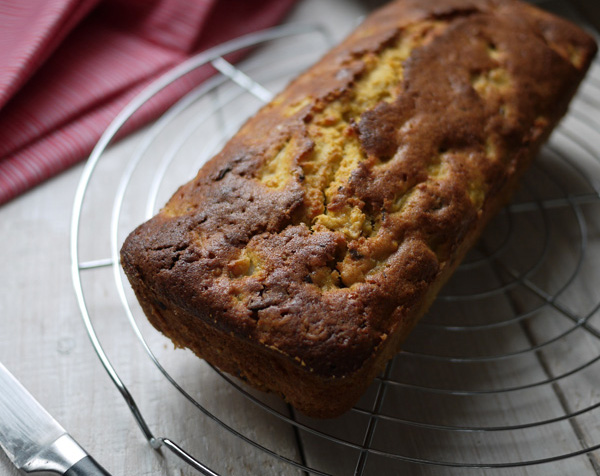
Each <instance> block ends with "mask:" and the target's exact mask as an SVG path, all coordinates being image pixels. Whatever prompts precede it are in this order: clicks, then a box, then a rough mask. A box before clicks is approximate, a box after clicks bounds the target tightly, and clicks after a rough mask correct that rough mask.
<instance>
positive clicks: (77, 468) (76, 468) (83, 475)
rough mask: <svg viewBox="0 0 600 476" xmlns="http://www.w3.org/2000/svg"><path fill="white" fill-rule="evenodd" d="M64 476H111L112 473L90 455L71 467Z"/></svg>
mask: <svg viewBox="0 0 600 476" xmlns="http://www.w3.org/2000/svg"><path fill="white" fill-rule="evenodd" d="M64 476H110V473H109V472H108V471H106V470H105V469H104V468H103V467H102V466H100V465H99V464H98V463H97V462H96V460H95V459H94V458H92V457H91V456H89V455H88V456H85V457H84V458H83V459H80V460H79V461H78V462H77V463H75V464H74V465H73V466H71V467H70V468H69V469H68V470H67V472H66V473H65V474H64Z"/></svg>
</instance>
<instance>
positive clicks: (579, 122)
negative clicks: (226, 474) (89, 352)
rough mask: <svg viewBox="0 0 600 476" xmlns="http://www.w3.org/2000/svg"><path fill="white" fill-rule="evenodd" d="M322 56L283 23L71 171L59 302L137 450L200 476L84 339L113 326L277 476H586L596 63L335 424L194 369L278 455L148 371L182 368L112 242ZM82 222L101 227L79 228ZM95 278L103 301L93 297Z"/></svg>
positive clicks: (591, 381)
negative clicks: (145, 444)
mask: <svg viewBox="0 0 600 476" xmlns="http://www.w3.org/2000/svg"><path fill="white" fill-rule="evenodd" d="M329 44H330V40H329V39H328V37H327V34H326V32H324V31H323V30H322V29H320V28H318V27H314V26H285V27H280V28H275V29H272V30H269V31H266V32H262V33H259V34H254V35H249V36H247V37H244V38H241V39H238V40H235V41H233V42H230V43H227V44H224V45H221V46H219V47H217V48H215V49H213V50H210V51H208V52H205V53H203V54H201V55H199V56H198V57H195V58H193V59H191V60H190V61H188V62H187V63H184V64H182V65H181V66H179V67H177V68H175V69H174V70H172V71H170V72H169V73H167V74H166V75H165V76H164V77H162V78H161V79H159V80H158V81H157V82H156V83H154V84H153V85H151V86H150V87H149V88H148V89H147V90H145V91H144V92H143V93H142V94H141V95H140V96H139V97H137V98H136V99H135V100H134V101H133V102H132V103H131V104H130V105H129V106H128V107H127V108H126V109H125V110H123V111H122V113H121V114H120V115H119V117H118V118H117V119H115V121H114V122H113V123H112V124H111V126H110V127H109V128H108V129H107V131H106V133H105V134H104V135H103V136H102V138H101V140H100V142H99V143H98V145H97V147H96V148H95V149H94V151H93V153H92V155H91V157H90V159H89V161H88V163H87V165H86V167H85V169H84V173H83V176H82V178H81V182H80V185H79V188H78V191H77V196H76V199H75V204H74V209H73V222H72V242H71V243H72V245H71V246H72V248H71V253H72V275H73V282H74V286H75V292H76V295H77V299H78V301H79V305H80V308H81V313H82V316H83V319H84V322H85V325H86V328H87V330H88V333H89V335H90V338H91V341H92V343H93V346H94V348H95V349H96V352H97V353H98V356H99V357H100V359H101V362H102V364H103V365H104V367H105V368H106V370H107V371H108V373H109V375H110V377H111V378H112V380H113V381H114V383H115V385H116V386H117V388H118V389H119V391H120V392H121V394H122V395H123V397H124V399H125V401H126V402H127V404H128V405H129V408H130V409H131V411H132V413H133V415H134V417H135V419H136V421H137V422H138V424H139V426H140V429H141V430H142V433H143V435H144V437H145V438H146V439H147V440H148V441H149V442H150V444H151V446H152V447H153V448H160V447H165V448H168V449H169V450H171V451H172V452H173V453H175V454H176V455H177V456H179V457H180V458H182V459H183V460H184V461H186V462H187V463H188V464H189V465H190V466H191V467H192V468H195V469H197V470H198V471H200V472H201V473H202V474H209V475H212V474H216V473H215V472H214V471H213V470H212V469H210V468H209V467H208V466H207V465H205V464H204V463H203V462H202V461H203V460H204V456H203V455H191V454H189V453H188V452H187V451H186V450H185V449H183V448H182V446H181V445H179V444H177V443H176V442H175V441H176V440H185V434H184V430H182V434H179V435H172V438H173V439H172V438H171V437H170V436H169V437H164V436H155V432H160V431H161V428H150V425H148V424H147V422H146V419H145V417H144V415H143V410H141V409H140V408H138V406H137V405H136V403H135V401H134V398H133V396H132V394H131V393H130V392H129V390H128V387H127V385H126V384H125V383H124V381H123V380H122V379H121V377H120V376H119V374H118V372H117V365H114V364H113V363H112V362H111V360H110V358H109V355H108V353H107V352H106V351H105V347H106V346H107V345H109V342H108V341H109V338H107V337H104V338H101V337H99V335H100V334H102V335H105V336H107V335H110V333H111V332H127V330H124V329H125V328H124V326H123V324H124V322H126V326H128V329H129V330H132V331H133V332H132V334H131V336H132V342H137V343H139V344H140V345H141V346H142V347H143V349H144V352H145V354H147V356H148V360H147V362H148V364H149V365H150V366H155V367H156V368H157V369H158V370H159V371H160V373H161V374H162V377H163V378H164V380H165V381H166V382H168V383H169V385H172V386H173V388H174V389H176V390H177V392H179V394H180V395H181V396H182V397H183V398H184V399H186V400H187V401H188V402H190V403H191V404H192V405H193V406H194V407H195V408H196V409H197V411H198V412H199V414H200V415H202V416H203V417H204V418H207V419H209V420H211V421H212V422H215V423H216V424H217V425H219V426H220V427H221V428H222V429H223V430H224V431H226V432H230V433H231V434H233V435H235V437H236V438H239V440H240V441H242V442H243V444H245V445H248V446H249V447H250V448H251V450H252V451H256V452H261V453H264V455H265V456H266V457H268V458H272V459H274V460H277V461H279V462H283V463H284V464H285V465H286V467H289V468H290V472H294V471H297V472H300V473H302V472H304V473H305V474H306V473H309V474H352V473H353V474H356V475H363V474H400V473H402V474H405V473H406V474H469V473H468V471H470V470H475V471H483V470H485V474H496V471H498V473H497V474H508V473H506V471H505V472H502V470H503V469H504V470H506V469H507V468H509V469H510V470H511V471H512V470H514V469H515V468H517V467H518V468H521V469H522V470H523V471H526V468H528V467H532V466H536V467H539V466H543V465H546V467H548V468H552V469H553V470H554V471H558V472H557V473H556V474H600V470H599V468H600V463H599V462H598V460H597V458H598V454H599V453H598V451H597V450H599V449H600V390H598V389H600V385H598V384H599V383H600V372H599V371H598V370H599V365H600V362H599V361H600V294H598V292H597V290H596V289H594V286H593V284H592V283H595V282H597V281H595V280H594V278H597V277H598V269H599V264H600V65H599V64H598V63H596V64H594V65H593V66H592V69H591V71H590V74H589V76H588V78H587V80H586V81H585V83H584V85H583V86H582V88H581V90H580V92H579V93H578V96H577V97H576V99H575V100H574V103H573V106H572V109H571V111H570V113H569V115H568V117H567V118H566V119H565V120H564V121H563V122H562V123H561V125H560V126H559V127H558V129H557V131H556V132H555V134H554V135H553V136H552V138H551V140H550V142H549V144H548V146H546V147H545V148H544V150H543V151H542V153H541V154H540V157H539V158H538V160H537V162H536V164H535V166H534V167H533V169H532V170H531V171H530V172H529V173H528V174H527V176H526V177H525V179H524V182H523V186H522V187H521V189H520V190H519V192H518V193H517V196H516V197H515V198H514V200H513V202H512V204H511V205H509V206H508V207H507V208H505V210H504V211H503V212H502V213H500V215H499V216H498V217H497V218H496V219H495V220H494V221H493V222H492V223H491V225H490V226H489V228H488V230H487V231H486V233H485V235H484V236H483V238H482V239H481V240H480V242H479V244H478V245H477V246H476V247H475V249H474V250H472V252H471V253H470V254H469V255H468V257H467V258H466V260H465V261H464V263H463V264H462V265H461V267H460V268H459V269H458V271H457V272H456V274H455V276H454V277H453V278H452V280H451V281H450V282H449V283H448V284H447V286H446V287H445V288H444V289H443V291H442V293H441V295H440V296H439V297H438V299H437V301H436V302H435V304H434V305H433V307H432V309H431V310H430V312H429V313H428V315H427V316H426V317H425V318H424V319H423V320H422V322H421V323H420V324H419V326H418V327H417V329H416V330H415V331H414V332H413V334H412V335H411V337H410V338H409V340H408V341H407V343H406V345H405V350H404V352H403V353H401V354H400V355H398V356H397V357H396V358H395V359H394V360H393V361H392V362H391V363H390V364H389V365H388V367H387V368H386V370H385V372H384V373H383V374H382V375H381V376H380V377H379V378H377V379H376V381H375V382H374V383H373V385H372V386H371V388H370V389H369V391H368V392H367V394H366V395H365V396H364V397H363V399H362V400H361V401H360V402H359V404H358V405H357V406H356V408H354V409H353V410H351V411H350V412H348V413H347V414H346V415H344V416H342V417H340V418H338V419H335V420H329V421H317V420H312V419H309V418H306V417H304V416H302V415H300V414H297V413H296V412H295V411H294V410H293V409H291V408H288V407H287V406H285V405H283V404H282V403H281V402H279V401H278V400H273V399H272V398H270V397H269V396H264V395H262V394H260V393H257V392H255V391H253V390H251V389H249V388H247V387H246V386H245V385H244V384H243V383H241V382H239V381H237V380H236V379H234V378H232V377H230V376H227V375H223V374H220V373H219V372H218V370H216V369H208V370H209V371H210V372H211V375H212V377H211V380H210V382H208V381H207V383H206V385H211V382H214V378H216V379H219V380H220V381H221V383H223V382H225V384H226V385H227V386H228V387H229V388H230V389H234V391H235V392H236V393H237V394H238V395H239V396H241V397H242V400H243V401H244V402H245V404H246V405H248V406H249V407H251V408H252V409H253V410H254V411H256V412H258V413H259V415H263V416H264V419H266V420H269V421H272V420H273V419H275V420H276V421H277V422H278V428H283V430H281V431H289V430H290V429H291V431H292V433H293V435H294V437H293V445H294V446H295V448H294V449H293V450H291V451H287V450H286V451H284V450H281V448H280V447H279V446H277V445H275V444H273V441H272V439H266V438H263V437H262V436H261V434H259V433H257V432H254V431H247V429H246V427H243V428H242V427H240V426H238V425H239V416H238V418H237V419H232V418H230V416H229V415H227V414H224V413H223V412H220V410H219V407H218V406H215V405H214V404H213V403H214V402H211V401H206V400H205V399H203V394H202V393H201V392H198V391H195V390H189V389H188V384H187V381H186V382H183V383H182V382H181V381H180V378H181V377H180V374H179V373H177V372H174V370H173V369H175V368H177V367H176V366H175V365H173V364H172V363H171V362H167V363H165V361H163V359H167V360H168V357H165V355H170V354H177V355H178V356H179V357H178V359H183V360H185V361H188V360H194V361H197V360H198V359H196V358H195V357H194V356H192V355H191V354H189V353H186V351H183V350H177V351H175V350H173V349H168V350H167V352H165V351H163V347H164V338H163V337H162V336H160V335H158V333H156V332H155V331H153V329H151V328H149V327H148V325H147V323H146V321H145V318H144V317H143V315H142V313H141V310H140V309H139V307H138V305H137V303H136V302H135V298H134V297H133V295H132V293H131V291H130V290H129V288H128V285H127V284H126V281H125V280H124V277H123V275H122V273H121V271H120V267H119V265H118V250H119V247H120V243H121V242H122V241H123V239H124V237H125V236H126V235H127V234H128V233H129V232H130V231H131V230H132V229H133V228H134V227H135V226H136V225H137V224H139V223H141V222H142V221H144V220H145V219H147V218H149V217H150V216H151V215H152V214H154V213H155V212H156V210H157V208H158V207H159V206H160V204H162V203H164V202H165V201H166V200H167V199H168V197H169V196H170V195H171V194H172V193H173V192H174V190H175V189H176V187H177V186H178V185H180V184H181V183H184V182H185V181H187V180H188V179H189V178H191V177H192V176H193V175H194V174H195V172H196V171H197V169H198V168H199V167H200V166H201V165H202V163H204V162H205V161H206V160H208V159H209V158H210V157H211V156H212V155H214V153H215V152H216V151H218V149H219V148H220V147H221V146H222V145H223V144H224V142H225V141H226V140H227V138H228V137H230V136H231V135H232V134H233V133H234V131H235V130H237V128H238V127H239V126H240V125H241V124H242V123H243V122H244V120H245V119H246V118H247V117H249V116H250V115H251V114H253V113H254V112H255V111H256V109H257V108H258V107H260V106H261V105H262V104H263V103H264V102H266V101H268V100H269V98H270V97H271V92H270V91H276V90H278V89H280V88H281V87H282V86H283V85H284V84H285V83H286V82H287V81H289V80H290V79H291V78H292V77H294V76H295V75H296V74H297V73H298V72H299V71H300V70H302V69H304V68H306V67H307V66H308V65H309V64H310V63H312V62H313V61H314V60H315V59H317V57H318V56H320V54H321V53H322V52H323V51H324V50H325V49H327V48H328V46H329ZM249 48H252V49H253V51H254V53H255V54H253V55H252V56H250V57H249V59H247V60H245V61H243V62H241V63H240V65H239V66H236V67H234V66H232V65H231V64H230V63H229V62H227V61H226V60H225V59H224V57H226V56H227V54H229V53H231V52H235V51H240V50H247V49H249ZM201 67H204V68H207V67H210V68H213V69H214V72H215V73H216V74H215V75H214V76H213V77H212V78H211V79H210V80H208V81H206V82H204V83H203V84H202V85H201V86H200V87H198V88H196V89H193V90H192V91H191V92H190V93H189V94H187V95H186V96H185V97H184V98H183V99H182V100H181V101H179V102H178V103H177V104H175V105H174V106H173V107H172V108H171V109H170V110H169V111H167V112H166V113H165V114H164V115H163V116H162V117H161V118H160V119H158V120H157V121H156V122H155V123H154V124H153V125H151V126H150V127H148V128H146V129H145V130H144V131H143V133H141V134H138V135H137V136H136V139H135V140H133V139H132V140H129V141H126V142H127V144H125V145H119V147H129V148H130V149H131V150H130V154H129V156H130V158H131V160H130V161H129V162H127V163H122V162H121V161H114V160H112V156H111V153H110V148H109V145H111V144H113V142H114V140H115V137H116V136H118V134H119V131H120V130H121V129H122V128H123V126H124V125H125V124H126V123H127V121H129V119H130V118H131V116H132V115H133V114H134V113H135V112H136V111H137V110H138V109H140V108H141V107H143V105H144V104H145V103H146V102H147V101H151V100H152V98H153V97H154V96H155V95H157V94H159V93H160V91H161V90H163V89H164V88H166V87H170V86H172V85H173V83H177V82H178V81H180V78H183V77H185V76H186V75H189V74H190V73H193V72H194V71H195V70H197V69H198V68H201ZM109 199H110V203H108V202H107V200H109ZM90 216H94V217H95V219H96V220H98V217H100V218H101V219H102V220H104V221H105V223H106V228H105V229H103V230H98V229H89V228H88V227H86V220H87V219H88V218H89V217H90ZM103 270H108V271H109V273H106V272H103ZM99 280H102V282H103V283H105V286H107V287H111V288H112V289H113V293H114V294H111V295H110V296H113V297H107V294H108V291H103V292H101V293H98V292H97V288H98V283H99ZM111 299H112V303H109V304H108V309H110V310H111V313H110V315H105V314H106V309H107V301H110V300H111ZM100 302H102V304H101V305H100V304H99V303H100ZM103 344H104V345H103ZM132 345H134V344H133V343H132ZM177 362H180V360H177ZM120 365H121V366H126V364H124V363H122V362H121V363H120ZM204 365H206V364H204ZM184 366H185V365H184ZM175 374H177V375H175ZM203 375H205V374H203ZM164 405H166V406H168V405H169V402H168V401H167V402H164ZM199 418H200V417H199ZM242 418H243V413H242ZM474 449H475V450H474ZM549 463H552V465H549ZM473 474H481V473H480V472H477V473H475V472H474V473H473ZM510 474H514V473H512V472H511V473H510ZM519 474H521V473H519ZM523 474H528V473H526V472H525V473H523ZM536 474H538V473H536ZM553 474H554V473H553Z"/></svg>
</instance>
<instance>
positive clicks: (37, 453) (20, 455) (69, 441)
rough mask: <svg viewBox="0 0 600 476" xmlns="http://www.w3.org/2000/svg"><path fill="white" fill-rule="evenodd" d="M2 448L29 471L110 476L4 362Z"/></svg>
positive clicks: (1, 371)
mask: <svg viewBox="0 0 600 476" xmlns="http://www.w3.org/2000/svg"><path fill="white" fill-rule="evenodd" d="M0 448H2V449H3V450H4V452H5V453H6V454H7V455H8V458H9V459H10V460H11V462H12V463H13V464H14V465H15V466H16V467H17V468H18V469H20V470H22V471H24V472H25V473H33V472H37V471H49V472H52V473H57V474H62V475H65V476H110V474H109V473H108V472H107V471H106V470H105V469H104V468H102V466H100V465H99V464H98V463H97V462H96V461H95V460H94V459H93V458H92V457H91V456H90V455H88V454H87V453H86V451H85V450H84V449H83V448H82V447H81V446H79V444H78V443H77V442H76V441H75V440H74V439H73V438H72V437H71V435H69V433H67V431H66V430H65V429H64V428H63V427H62V426H60V424H59V423H58V422H57V421H56V420H55V419H54V418H52V416H50V414H49V413H48V412H47V411H46V410H44V408H43V407H42V406H41V405H40V404H39V403H38V402H37V401H36V400H35V398H33V397H32V396H31V394H30V393H29V392H28V391H27V390H26V389H25V387H23V386H22V385H21V384H20V383H19V382H18V381H17V379H15V378H14V377H13V376H12V374H11V373H10V372H9V371H8V370H7V369H6V367H4V365H2V363H0Z"/></svg>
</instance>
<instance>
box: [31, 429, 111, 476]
mask: <svg viewBox="0 0 600 476" xmlns="http://www.w3.org/2000/svg"><path fill="white" fill-rule="evenodd" d="M21 469H22V470H23V471H24V472H25V473H36V472H39V471H49V472H51V473H57V474H63V475H69V476H83V475H87V476H96V475H99V476H110V475H109V473H108V472H106V470H104V469H103V468H102V467H101V466H100V465H99V464H98V463H96V461H95V460H94V459H93V458H92V457H91V456H89V455H88V454H87V453H86V451H85V450H84V449H83V448H82V447H81V446H80V445H79V443H77V442H76V441H75V440H74V439H73V438H72V437H71V435H69V434H68V433H65V434H64V435H62V436H61V437H60V438H58V439H57V440H56V441H54V443H52V444H51V445H50V446H48V447H47V448H45V449H44V450H42V451H40V452H39V453H38V454H37V455H36V456H35V457H34V458H32V459H31V460H30V461H29V462H28V463H27V464H25V465H24V466H23V467H22V468H21Z"/></svg>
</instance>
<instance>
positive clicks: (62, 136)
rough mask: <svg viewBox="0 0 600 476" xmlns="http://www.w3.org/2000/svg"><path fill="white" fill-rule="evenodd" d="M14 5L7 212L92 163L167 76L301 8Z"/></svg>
mask: <svg viewBox="0 0 600 476" xmlns="http://www.w3.org/2000/svg"><path fill="white" fill-rule="evenodd" d="M12 3H14V5H12V7H13V8H12V9H10V8H9V6H10V4H9V5H8V6H7V5H3V6H2V7H0V44H4V45H12V46H13V47H14V51H13V52H12V53H10V52H6V51H5V52H4V53H0V100H1V99H2V98H3V97H6V98H7V99H6V100H5V103H4V104H3V106H0V204H2V203H5V202H7V201H8V200H10V199H12V198H14V197H15V196H17V195H18V194H20V193H22V192H24V191H25V190H27V189H29V188H31V187H33V186H35V185H37V184H39V183H40V182H42V181H43V180H45V179H47V178H50V177H52V176H53V175H55V174H57V173H59V172H61V171H62V170H65V169H66V168H67V167H70V166H72V165H73V164H75V163H77V162H78V161H80V160H82V159H84V158H85V157H86V156H87V155H89V153H90V151H91V149H92V148H93V146H94V144H95V143H96V142H97V140H98V139H99V137H100V135H101V134H102V132H103V131H104V130H105V129H106V127H107V126H108V124H109V123H110V122H111V120H112V119H113V118H114V117H115V116H116V114H118V112H119V111H120V110H121V109H122V108H123V107H124V106H125V105H126V104H127V103H128V102H129V101H130V100H131V99H132V98H133V97H134V96H135V95H136V94H137V93H139V92H140V91H141V90H142V89H143V88H144V87H145V86H147V85H148V84H149V83H150V82H151V81H153V80H154V79H155V78H157V77H158V76H160V75H161V74H163V73H164V72H165V71H166V70H168V69H170V68H172V67H174V66H176V65H177V64H179V63H181V62H182V61H185V60H186V59H188V58H189V57H190V56H192V55H194V54H197V53H198V52H200V51H203V50H205V49H207V48H210V47H212V46H215V45H217V44H220V43H223V42H225V41H227V40H230V39H232V38H235V37H238V36H242V35H244V34H247V33H250V32H253V31H258V30H261V29H265V28H268V27H270V26H272V25H274V24H276V23H277V22H279V21H280V20H281V19H282V18H283V16H284V15H285V14H286V13H287V12H288V11H289V9H290V8H291V7H292V5H293V4H294V3H295V0H253V1H250V0H198V1H196V2H188V1H186V0H154V1H148V0H104V1H101V0H78V1H75V0H49V1H48V3H47V5H46V6H45V7H44V8H39V5H40V3H39V2H37V1H36V0H21V1H19V2H17V1H16V0H15V1H14V2H12ZM19 6H22V8H21V9H19V8H17V7H19ZM34 7H35V8H34ZM36 8H37V12H36ZM25 24H27V25H30V27H28V28H25V27H23V29H22V31H19V27H18V25H25ZM2 25H10V28H8V30H2V28H1V26H2ZM15 35H16V36H15ZM34 36H35V38H34ZM36 38H37V39H36ZM213 72H214V71H213V70H212V68H210V67H206V68H203V69H201V70H200V71H198V72H195V73H194V74H192V75H190V76H189V77H186V78H185V80H183V81H180V82H179V83H178V84H177V85H175V86H174V87H170V88H168V89H167V90H166V91H164V92H163V94H161V95H160V97H159V98H156V99H155V100H153V101H152V102H151V103H150V104H148V105H147V106H146V107H145V108H144V110H143V111H139V114H137V115H136V116H134V117H133V118H132V120H130V121H129V122H128V124H127V127H126V129H125V131H124V133H128V132H131V131H133V130H134V129H136V128H138V127H140V126H141V125H143V124H145V123H147V122H148V121H151V120H153V119H155V118H156V117H157V116H158V115H160V114H161V113H162V112H164V111H165V110H166V109H167V108H168V107H169V106H170V105H172V104H173V103H174V102H175V101H176V100H177V99H179V98H180V97H181V96H182V95H184V94H185V93H187V92H188V91H189V90H191V89H192V88H193V87H194V86H195V85H197V84H199V82H201V81H203V80H204V79H206V78H207V77H208V76H210V75H211V74H212V73H213Z"/></svg>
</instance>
